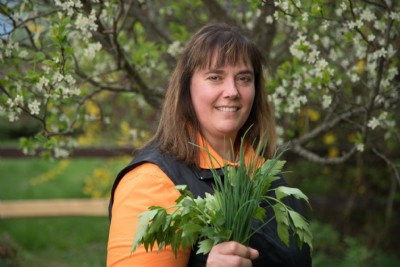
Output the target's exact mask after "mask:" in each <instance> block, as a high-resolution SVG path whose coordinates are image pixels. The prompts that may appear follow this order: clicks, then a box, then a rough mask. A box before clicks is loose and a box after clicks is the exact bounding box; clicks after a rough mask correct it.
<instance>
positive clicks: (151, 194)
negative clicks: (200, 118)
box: [107, 138, 254, 267]
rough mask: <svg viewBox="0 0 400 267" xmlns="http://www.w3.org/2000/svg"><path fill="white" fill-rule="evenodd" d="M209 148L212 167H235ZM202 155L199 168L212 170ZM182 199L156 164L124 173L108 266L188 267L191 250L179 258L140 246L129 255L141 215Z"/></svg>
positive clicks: (114, 212)
mask: <svg viewBox="0 0 400 267" xmlns="http://www.w3.org/2000/svg"><path fill="white" fill-rule="evenodd" d="M200 139H201V138H200ZM199 145H200V146H202V147H205V144H204V143H203V142H201V141H199ZM207 149H208V150H209V152H210V154H211V155H212V158H213V163H212V164H213V165H212V166H214V167H219V166H223V165H224V164H232V165H234V164H235V163H232V162H228V161H226V160H223V159H222V158H221V156H220V155H218V154H217V153H216V152H215V151H214V150H213V149H212V148H211V147H208V148H207ZM250 153H254V152H253V150H251V149H248V150H247V152H246V156H245V158H246V159H249V158H250V157H249V155H250ZM199 156H200V167H201V168H204V169H210V168H211V167H212V166H211V164H210V160H209V155H208V154H207V152H205V150H203V149H200V150H199ZM179 196H180V193H179V191H178V190H176V189H175V184H174V183H173V182H172V181H171V180H170V179H169V178H168V176H167V175H166V174H165V173H164V172H163V171H162V170H161V169H160V168H159V167H158V166H157V165H155V164H152V163H144V164H142V165H140V166H138V167H137V168H135V169H133V170H131V171H129V172H128V173H127V174H125V176H124V178H123V179H122V180H121V181H120V183H119V184H118V187H117V189H116V191H115V194H114V203H113V207H112V220H111V225H110V232H109V239H108V253H107V266H108V267H114V266H118V267H125V266H126V267H128V266H129V267H132V266H134V267H154V266H163V267H186V266H187V263H188V260H189V256H190V249H187V250H183V249H182V250H180V251H178V254H177V257H176V258H175V256H174V254H173V252H172V250H171V248H168V247H167V248H166V249H163V250H161V251H160V252H157V247H156V246H155V248H153V251H151V252H150V251H149V252H146V250H145V249H144V247H143V246H140V247H139V248H137V249H136V251H135V252H134V253H133V254H131V253H130V250H131V247H132V243H133V237H134V235H135V232H136V230H137V224H138V221H139V218H138V215H139V214H140V213H142V212H144V211H146V210H147V209H148V208H149V207H150V206H162V207H168V206H172V205H174V204H175V200H176V199H177V198H178V197H179Z"/></svg>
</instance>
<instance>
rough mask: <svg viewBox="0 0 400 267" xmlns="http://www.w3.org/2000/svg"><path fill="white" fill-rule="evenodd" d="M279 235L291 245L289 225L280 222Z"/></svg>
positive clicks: (285, 242)
mask: <svg viewBox="0 0 400 267" xmlns="http://www.w3.org/2000/svg"><path fill="white" fill-rule="evenodd" d="M277 228H278V236H279V239H280V240H281V241H282V242H283V243H284V244H285V245H286V246H287V247H289V230H288V227H287V226H286V225H284V224H282V223H278V227H277Z"/></svg>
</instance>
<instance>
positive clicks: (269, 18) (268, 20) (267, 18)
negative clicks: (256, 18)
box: [265, 15, 274, 24]
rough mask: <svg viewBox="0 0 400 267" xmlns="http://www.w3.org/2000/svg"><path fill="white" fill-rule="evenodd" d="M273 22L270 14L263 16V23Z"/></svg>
mask: <svg viewBox="0 0 400 267" xmlns="http://www.w3.org/2000/svg"><path fill="white" fill-rule="evenodd" d="M273 22H274V18H273V17H272V16H271V15H268V16H267V17H266V18H265V23H267V24H272V23H273Z"/></svg>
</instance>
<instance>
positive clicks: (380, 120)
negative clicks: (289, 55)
mask: <svg viewBox="0 0 400 267" xmlns="http://www.w3.org/2000/svg"><path fill="white" fill-rule="evenodd" d="M386 117H387V112H386V111H384V112H382V113H381V114H380V115H379V117H372V118H371V119H370V120H369V122H368V127H369V128H371V129H372V130H374V129H375V128H376V127H378V126H383V124H384V121H385V120H386Z"/></svg>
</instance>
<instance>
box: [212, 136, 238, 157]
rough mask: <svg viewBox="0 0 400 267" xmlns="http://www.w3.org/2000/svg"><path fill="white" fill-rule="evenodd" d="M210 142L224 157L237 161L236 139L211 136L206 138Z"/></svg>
mask: <svg viewBox="0 0 400 267" xmlns="http://www.w3.org/2000/svg"><path fill="white" fill-rule="evenodd" d="M206 140H207V142H208V144H209V145H210V146H212V148H213V149H214V150H215V152H217V153H218V154H219V155H220V156H221V157H222V158H223V159H225V160H229V161H235V158H236V157H235V154H236V153H235V152H234V151H233V147H232V146H233V144H234V142H235V141H234V139H231V138H227V137H223V138H211V139H206Z"/></svg>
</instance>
